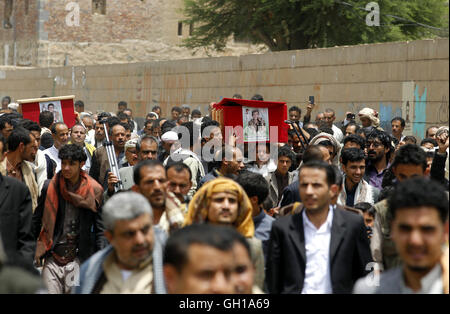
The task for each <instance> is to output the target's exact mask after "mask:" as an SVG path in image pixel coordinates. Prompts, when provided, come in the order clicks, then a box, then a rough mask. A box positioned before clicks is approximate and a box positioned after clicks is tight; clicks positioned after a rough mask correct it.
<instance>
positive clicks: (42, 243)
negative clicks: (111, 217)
mask: <svg viewBox="0 0 450 314" xmlns="http://www.w3.org/2000/svg"><path fill="white" fill-rule="evenodd" d="M80 181H81V182H80V185H79V187H78V189H77V190H76V191H75V192H74V193H73V192H70V191H68V190H67V186H66V182H65V180H64V177H63V176H62V175H61V172H59V173H58V174H57V175H55V176H54V177H53V179H52V181H51V182H50V184H49V186H48V190H47V197H46V198H45V206H44V214H43V216H42V229H41V233H40V234H39V238H38V240H37V246H36V257H38V258H40V257H42V256H43V255H44V254H45V253H46V252H47V251H49V250H50V249H51V248H52V244H53V232H54V231H55V222H56V216H57V213H58V207H59V193H60V194H61V196H62V197H63V199H64V200H65V201H67V202H69V203H71V204H72V205H73V206H75V207H77V208H85V209H89V210H92V211H93V212H97V207H98V206H100V205H101V202H102V196H103V188H102V187H101V186H100V184H98V183H97V181H95V180H94V179H92V178H91V177H89V176H88V175H87V174H86V172H84V171H81V172H80ZM58 191H59V193H58Z"/></svg>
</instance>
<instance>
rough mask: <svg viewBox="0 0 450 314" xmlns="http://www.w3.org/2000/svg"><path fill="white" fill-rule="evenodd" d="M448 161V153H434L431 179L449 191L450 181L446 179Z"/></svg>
mask: <svg viewBox="0 0 450 314" xmlns="http://www.w3.org/2000/svg"><path fill="white" fill-rule="evenodd" d="M446 159H447V153H445V154H439V153H438V152H437V151H436V152H435V153H434V158H433V163H432V164H431V171H430V177H431V179H433V180H435V181H437V182H439V183H440V184H442V186H443V187H444V188H446V189H447V190H448V180H447V179H446V178H445V161H446Z"/></svg>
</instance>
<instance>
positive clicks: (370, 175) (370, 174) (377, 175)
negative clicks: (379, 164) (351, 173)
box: [366, 163, 391, 190]
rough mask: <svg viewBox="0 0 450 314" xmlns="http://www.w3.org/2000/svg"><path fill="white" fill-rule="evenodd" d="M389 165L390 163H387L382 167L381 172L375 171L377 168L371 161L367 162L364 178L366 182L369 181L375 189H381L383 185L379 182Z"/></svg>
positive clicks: (381, 180)
mask: <svg viewBox="0 0 450 314" xmlns="http://www.w3.org/2000/svg"><path fill="white" fill-rule="evenodd" d="M390 166H391V164H390V163H388V164H387V166H386V168H385V169H383V170H382V171H381V172H378V171H377V168H375V166H374V165H373V164H372V163H369V164H368V165H367V168H366V174H367V175H366V178H367V179H368V180H367V183H369V184H370V185H371V186H373V187H376V188H377V189H380V190H382V189H383V187H382V186H381V183H382V182H383V177H384V173H385V172H386V170H387V169H389V167H390Z"/></svg>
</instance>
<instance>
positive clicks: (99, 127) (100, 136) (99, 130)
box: [93, 118, 106, 148]
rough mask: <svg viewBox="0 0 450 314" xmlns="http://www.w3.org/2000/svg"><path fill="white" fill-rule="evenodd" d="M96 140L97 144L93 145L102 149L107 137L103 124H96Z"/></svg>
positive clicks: (98, 122)
mask: <svg viewBox="0 0 450 314" xmlns="http://www.w3.org/2000/svg"><path fill="white" fill-rule="evenodd" d="M99 119H100V118H99ZM94 138H95V142H94V144H93V145H94V146H95V148H99V147H102V146H103V143H104V141H105V138H106V136H105V128H104V127H103V124H102V123H101V122H100V121H97V122H95V136H94Z"/></svg>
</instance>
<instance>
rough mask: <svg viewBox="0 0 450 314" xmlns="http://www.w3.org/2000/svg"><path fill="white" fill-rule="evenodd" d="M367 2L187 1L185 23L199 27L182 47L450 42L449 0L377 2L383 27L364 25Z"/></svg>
mask: <svg viewBox="0 0 450 314" xmlns="http://www.w3.org/2000/svg"><path fill="white" fill-rule="evenodd" d="M369 2H371V0H367V1H356V0H347V1H340V0H184V8H183V10H182V13H183V14H184V16H185V17H186V19H185V21H184V22H185V23H188V24H193V25H195V27H194V31H193V33H192V35H191V36H190V37H189V38H187V39H185V40H184V43H183V46H185V47H188V48H191V49H198V48H206V49H214V50H218V51H221V50H223V49H224V48H225V46H226V43H227V41H228V40H229V39H230V38H231V36H234V37H235V38H236V37H238V38H247V39H249V40H250V41H251V42H252V43H255V44H265V45H266V46H267V47H268V48H269V49H270V50H272V51H281V50H291V49H305V48H315V47H332V46H341V45H355V44H362V43H374V42H386V41H397V40H413V39H420V38H430V37H436V36H438V35H440V36H442V35H444V36H448V1H447V0H407V1H405V0H377V1H376V2H377V3H378V5H379V8H380V12H381V14H380V26H367V25H366V16H367V14H368V13H369V12H367V11H365V10H364V8H365V6H366V4H367V3H369ZM417 23H422V24H426V25H429V26H433V27H436V28H443V27H447V31H444V32H442V30H439V29H434V28H430V27H424V26H420V25H418V24H417Z"/></svg>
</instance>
